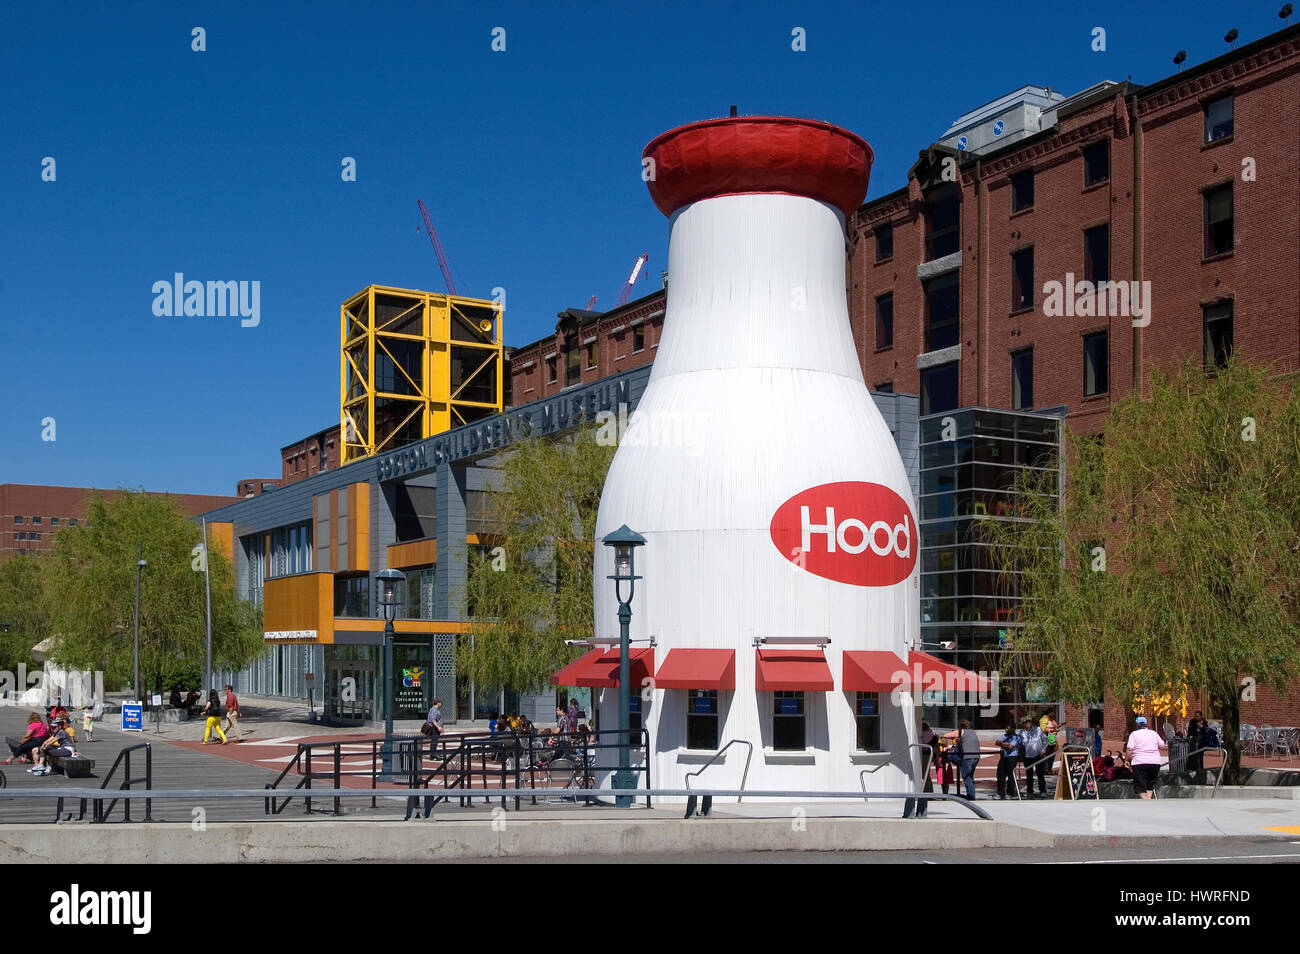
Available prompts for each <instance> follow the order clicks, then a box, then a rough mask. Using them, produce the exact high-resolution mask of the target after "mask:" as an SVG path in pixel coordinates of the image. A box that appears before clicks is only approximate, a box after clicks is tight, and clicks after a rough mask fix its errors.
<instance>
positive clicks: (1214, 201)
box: [1204, 182, 1232, 258]
mask: <svg viewBox="0 0 1300 954" xmlns="http://www.w3.org/2000/svg"><path fill="white" fill-rule="evenodd" d="M1204 195H1205V203H1204V204H1205V257H1206V258H1209V257H1210V256H1212V255H1223V254H1225V253H1227V252H1231V251H1232V183H1231V182H1229V183H1227V184H1226V185H1221V186H1219V187H1218V188H1216V189H1206V190H1205V193H1204Z"/></svg>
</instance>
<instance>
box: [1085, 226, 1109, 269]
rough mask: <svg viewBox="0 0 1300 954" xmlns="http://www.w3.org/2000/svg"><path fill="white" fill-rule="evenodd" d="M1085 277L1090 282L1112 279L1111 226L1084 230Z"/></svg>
mask: <svg viewBox="0 0 1300 954" xmlns="http://www.w3.org/2000/svg"><path fill="white" fill-rule="evenodd" d="M1083 277H1084V279H1086V280H1087V281H1090V282H1108V281H1110V226H1109V225H1099V226H1097V227H1096V228H1095V229H1084V230H1083Z"/></svg>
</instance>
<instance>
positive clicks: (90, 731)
mask: <svg viewBox="0 0 1300 954" xmlns="http://www.w3.org/2000/svg"><path fill="white" fill-rule="evenodd" d="M94 728H95V710H94V708H92V705H91V704H90V703H87V705H86V707H85V708H84V709H82V710H81V731H82V732H84V733H85V735H86V738H85V741H87V742H94V741H95V736H94Z"/></svg>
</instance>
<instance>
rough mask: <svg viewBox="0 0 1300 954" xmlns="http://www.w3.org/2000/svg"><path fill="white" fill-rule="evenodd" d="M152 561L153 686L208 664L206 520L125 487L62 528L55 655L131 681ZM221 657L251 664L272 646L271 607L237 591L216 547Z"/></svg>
mask: <svg viewBox="0 0 1300 954" xmlns="http://www.w3.org/2000/svg"><path fill="white" fill-rule="evenodd" d="M142 541H143V544H144V559H145V560H146V561H147V562H148V566H147V567H146V568H145V570H144V572H143V575H142V577H141V585H140V672H141V681H142V682H143V684H144V686H140V687H136V689H137V691H140V690H141V689H142V688H144V687H145V686H150V685H154V686H157V685H160V684H161V685H163V686H167V685H170V684H171V683H172V682H173V681H174V680H178V679H182V678H185V679H187V680H192V679H193V673H194V672H195V670H196V669H197V670H198V671H200V672H201V671H202V668H203V664H204V656H205V641H206V623H205V610H204V582H203V573H202V572H195V569H194V566H195V564H196V563H197V562H198V561H197V560H196V555H195V553H194V548H195V547H196V546H197V545H198V544H199V543H201V541H202V531H201V529H200V526H199V524H197V523H195V522H194V521H193V520H192V519H191V518H190V517H188V516H187V515H186V514H185V513H184V512H182V511H181V510H180V509H179V507H178V506H177V505H176V502H175V501H174V500H173V499H172V498H170V497H153V496H149V495H147V494H145V493H143V492H130V491H124V492H122V493H119V494H118V495H117V496H116V497H115V498H114V499H113V500H112V501H111V502H108V501H105V500H104V498H103V497H101V496H100V495H99V494H95V495H93V496H92V498H91V500H90V503H89V505H88V506H87V509H86V520H85V521H84V522H83V523H82V524H80V525H78V526H76V527H67V528H65V529H63V530H60V531H59V533H58V535H57V536H56V537H55V544H54V549H53V550H52V551H51V552H50V553H49V554H48V555H47V556H45V557H43V558H42V561H43V565H44V568H45V571H46V577H45V587H44V599H45V601H46V605H47V606H48V607H49V610H50V612H51V614H52V619H53V627H54V632H56V633H57V634H58V636H57V642H56V645H55V647H54V652H53V655H52V657H51V658H53V659H55V660H56V661H57V662H58V663H59V664H60V665H62V666H67V667H69V668H77V669H82V670H90V669H102V670H103V672H104V682H105V685H107V686H114V685H119V686H120V685H124V684H126V683H128V682H129V681H130V679H131V671H132V645H133V639H134V625H135V624H134V619H135V584H136V560H137V555H138V553H139V549H140V545H141V542H142ZM208 559H209V563H208V570H209V573H210V574H211V577H212V580H211V591H212V664H213V667H214V668H216V667H218V666H230V667H233V668H236V669H238V668H242V667H243V666H246V665H248V664H249V663H250V662H252V661H253V660H254V659H255V658H256V657H257V656H258V655H259V654H260V653H261V652H262V649H263V646H262V637H261V629H262V625H261V612H260V610H258V609H257V608H256V607H254V606H253V605H252V604H250V603H248V602H246V601H243V600H238V599H236V598H235V595H234V573H233V570H232V568H231V565H230V562H229V561H228V560H227V559H226V558H225V557H224V556H223V555H222V554H220V553H219V552H216V551H215V550H211V549H210V551H209V558H208Z"/></svg>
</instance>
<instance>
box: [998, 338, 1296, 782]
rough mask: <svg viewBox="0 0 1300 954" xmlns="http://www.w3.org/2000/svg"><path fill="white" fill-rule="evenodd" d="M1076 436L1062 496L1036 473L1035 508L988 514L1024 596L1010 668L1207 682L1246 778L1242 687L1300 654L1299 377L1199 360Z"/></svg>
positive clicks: (1160, 684) (1135, 691) (1027, 504)
mask: <svg viewBox="0 0 1300 954" xmlns="http://www.w3.org/2000/svg"><path fill="white" fill-rule="evenodd" d="M1067 440H1068V443H1067V448H1068V450H1067V455H1066V457H1067V466H1066V468H1065V473H1066V478H1065V486H1064V493H1063V496H1062V498H1061V500H1062V503H1061V506H1059V507H1058V506H1057V505H1056V502H1055V498H1054V495H1053V493H1052V492H1053V491H1054V490H1055V477H1054V476H1052V475H1042V476H1039V477H1037V478H1035V477H1033V476H1032V475H1031V476H1030V477H1029V478H1027V480H1026V481H1025V482H1024V483H1022V485H1021V486H1020V487H1019V490H1020V492H1021V494H1022V496H1021V501H1022V505H1023V507H1024V517H1025V518H1026V519H1025V521H1024V522H1021V523H1011V524H1008V523H1005V522H1002V523H999V522H997V521H993V520H988V521H985V522H984V523H983V524H982V527H981V532H982V533H983V534H985V535H986V536H985V538H986V539H987V540H988V541H989V542H991V543H993V544H994V545H995V550H994V552H995V553H997V554H998V556H999V561H1000V565H1001V567H1002V568H1003V569H1005V570H1015V571H1017V572H1018V573H1019V577H1018V580H1019V584H1018V585H1019V587H1020V592H1021V594H1022V595H1023V596H1024V597H1025V602H1024V603H1023V610H1022V622H1023V623H1024V629H1023V631H1022V632H1020V633H1019V634H1018V635H1017V638H1016V642H1015V654H1014V655H1015V664H1014V666H1013V668H1016V669H1018V670H1019V671H1020V672H1021V674H1028V675H1038V676H1042V677H1044V678H1045V679H1046V680H1047V682H1048V685H1049V688H1050V690H1051V691H1053V692H1054V693H1055V694H1056V695H1057V697H1059V698H1064V699H1067V700H1069V701H1071V702H1085V701H1088V700H1095V699H1099V698H1101V695H1102V693H1103V692H1107V693H1110V694H1111V696H1112V698H1117V699H1120V700H1122V701H1123V702H1125V703H1126V704H1127V703H1133V702H1134V701H1136V700H1138V699H1145V700H1147V701H1148V703H1149V702H1150V701H1151V700H1154V699H1156V698H1158V697H1165V698H1170V697H1172V698H1174V699H1177V698H1178V697H1179V696H1180V695H1181V694H1182V692H1183V691H1184V689H1186V690H1189V691H1191V692H1196V691H1204V692H1205V693H1206V694H1207V695H1208V697H1209V699H1210V701H1211V704H1213V705H1214V706H1216V707H1217V708H1218V709H1219V711H1220V713H1221V715H1222V717H1223V723H1224V740H1223V741H1224V744H1225V747H1226V748H1227V750H1228V764H1227V771H1226V775H1225V780H1226V781H1228V782H1235V781H1236V780H1237V779H1238V778H1239V773H1240V766H1241V745H1240V703H1241V701H1242V699H1243V696H1244V698H1246V699H1248V700H1249V699H1251V698H1253V692H1254V687H1255V685H1256V684H1263V683H1269V684H1272V685H1273V686H1275V687H1276V688H1277V690H1278V691H1279V692H1284V691H1285V687H1286V684H1287V682H1288V681H1289V680H1291V679H1292V678H1294V677H1295V676H1296V674H1297V672H1300V624H1298V618H1300V614H1298V612H1297V610H1298V602H1300V392H1297V391H1295V390H1294V389H1292V388H1290V387H1288V386H1287V384H1286V383H1285V382H1283V381H1280V380H1278V379H1276V378H1274V377H1272V376H1270V374H1269V372H1268V370H1267V369H1264V368H1256V367H1251V366H1248V365H1246V364H1243V363H1240V362H1232V363H1231V364H1230V365H1229V367H1227V368H1225V369H1222V370H1220V371H1218V372H1217V373H1216V374H1214V375H1213V376H1208V377H1207V376H1206V374H1205V373H1204V371H1203V370H1202V368H1201V367H1200V365H1199V364H1196V363H1189V364H1188V365H1187V366H1185V367H1183V368H1182V369H1181V370H1180V371H1178V372H1177V373H1174V374H1170V375H1165V374H1156V375H1154V376H1153V379H1152V381H1151V383H1150V387H1149V393H1148V394H1147V395H1145V396H1144V397H1142V398H1141V399H1139V398H1137V397H1133V396H1131V397H1129V398H1126V399H1124V400H1121V401H1120V402H1118V403H1117V404H1116V405H1115V406H1114V407H1113V408H1112V410H1111V412H1110V415H1109V417H1108V419H1107V420H1106V422H1105V426H1104V439H1098V438H1095V437H1078V436H1074V435H1067Z"/></svg>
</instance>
